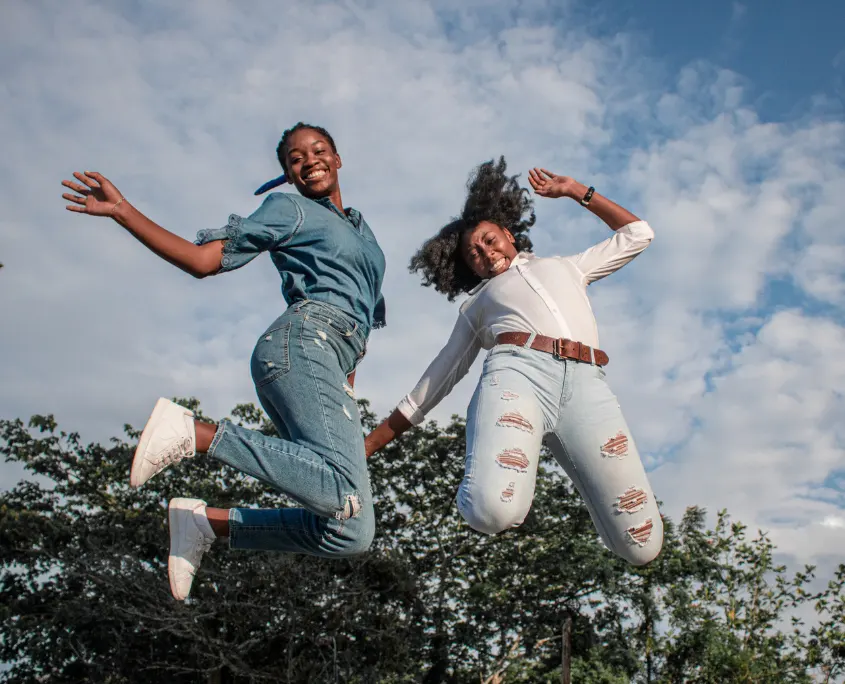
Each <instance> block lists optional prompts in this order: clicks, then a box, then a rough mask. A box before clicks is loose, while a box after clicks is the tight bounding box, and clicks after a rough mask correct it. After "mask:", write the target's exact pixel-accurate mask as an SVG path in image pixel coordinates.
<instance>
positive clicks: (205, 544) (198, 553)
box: [188, 531, 214, 575]
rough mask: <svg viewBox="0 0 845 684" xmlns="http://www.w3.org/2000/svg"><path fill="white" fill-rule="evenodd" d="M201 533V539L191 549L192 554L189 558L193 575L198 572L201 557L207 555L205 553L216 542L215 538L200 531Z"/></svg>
mask: <svg viewBox="0 0 845 684" xmlns="http://www.w3.org/2000/svg"><path fill="white" fill-rule="evenodd" d="M199 534H200V536H199V540H198V541H197V543H196V544H195V545H194V547H193V548H192V549H191V555H190V557H189V558H188V561H189V562H190V564H191V566H192V569H191V574H192V575H193V574H194V573H196V571H197V566H198V564H199V561H200V559H201V558H202V557H203V555H205V553H206V552H207V551H208V550H209V549H210V548H211V545H212V544H213V543H214V539H209V538H208V537H206V536H205V535H204V534H203V533H202V531H200V533H199Z"/></svg>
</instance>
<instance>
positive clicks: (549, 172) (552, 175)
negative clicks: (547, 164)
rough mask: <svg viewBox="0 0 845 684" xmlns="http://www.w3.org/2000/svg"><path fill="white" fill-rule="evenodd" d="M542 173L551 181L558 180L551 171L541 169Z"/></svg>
mask: <svg viewBox="0 0 845 684" xmlns="http://www.w3.org/2000/svg"><path fill="white" fill-rule="evenodd" d="M540 171H541V172H542V173H544V174H546V176H547V177H548V179H549V180H554V179H555V178H557V174H555V173H552V172H551V171H547V170H546V169H540Z"/></svg>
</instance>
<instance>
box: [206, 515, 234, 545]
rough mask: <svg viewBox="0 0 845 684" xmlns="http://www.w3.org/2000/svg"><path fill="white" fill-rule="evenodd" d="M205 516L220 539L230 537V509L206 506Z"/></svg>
mask: <svg viewBox="0 0 845 684" xmlns="http://www.w3.org/2000/svg"><path fill="white" fill-rule="evenodd" d="M205 516H206V517H207V518H208V524H209V525H211V529H212V531H213V532H214V534H216V535H217V538H218V539H228V538H229V509H228V508H206V509H205Z"/></svg>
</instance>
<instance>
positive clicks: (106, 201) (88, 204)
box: [62, 171, 123, 216]
mask: <svg viewBox="0 0 845 684" xmlns="http://www.w3.org/2000/svg"><path fill="white" fill-rule="evenodd" d="M73 177H74V178H76V179H77V180H79V181H81V183H74V182H73V181H69V180H65V181H62V185H64V186H65V187H66V188H70V189H71V190H73V191H74V192H75V193H77V194H75V195H74V194H71V193H69V192H66V193H64V194H63V195H62V197H63V198H64V199H66V200H68V201H69V202H73V204H68V205H67V206H66V207H65V209H67V210H68V211H76V212H79V213H81V214H90V215H91V216H111V214H112V212H113V211H114V208H115V207H116V206H117V205H118V204H119V203H120V202H121V201H122V200H123V195H121V194H120V190H118V189H117V188H116V187H114V185H112V183H111V181H110V180H109V179H108V178H106V177H105V176H103V175H102V174H99V173H97V172H96V171H86V172H85V173H80V172H79V171H74V172H73Z"/></svg>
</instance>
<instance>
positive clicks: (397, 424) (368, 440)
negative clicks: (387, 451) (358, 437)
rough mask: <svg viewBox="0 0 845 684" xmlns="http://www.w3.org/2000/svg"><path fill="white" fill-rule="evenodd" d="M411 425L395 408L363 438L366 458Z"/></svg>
mask: <svg viewBox="0 0 845 684" xmlns="http://www.w3.org/2000/svg"><path fill="white" fill-rule="evenodd" d="M411 427H412V425H411V421H409V420H408V419H407V418H405V416H403V415H402V412H401V411H400V410H399V409H395V410H394V411H393V413H391V414H390V416H389V417H387V418H386V419H385V420H383V421H382V422H381V424H380V425H379V426H378V427H377V428H376V429H375V430H373V431H372V432H371V433H370V434H368V435H367V436H366V437H365V438H364V449H365V450H366V452H367V458H369V457H370V456H372V455H373V454H374V453H376V452H377V451H380V450H381V449H383V448H384V447H386V446H387V445H388V444H390V443H391V442H392V441H393V440H394V439H396V438H397V437H399V435H401V434H402V433H403V432H405V431H406V430H409V429H410V428H411Z"/></svg>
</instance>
